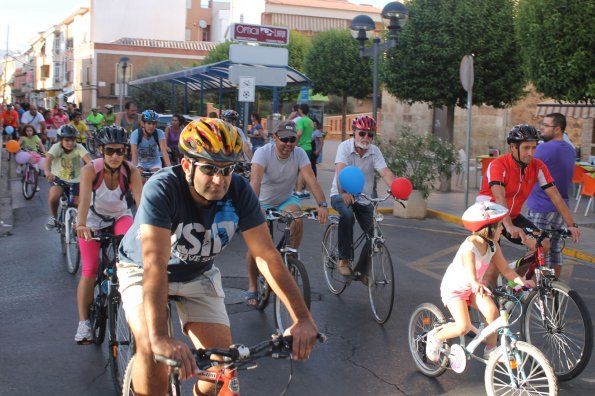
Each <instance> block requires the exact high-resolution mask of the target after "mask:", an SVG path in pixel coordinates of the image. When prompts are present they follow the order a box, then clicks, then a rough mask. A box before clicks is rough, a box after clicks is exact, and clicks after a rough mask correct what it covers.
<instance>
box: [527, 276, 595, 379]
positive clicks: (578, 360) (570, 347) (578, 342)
mask: <svg viewBox="0 0 595 396" xmlns="http://www.w3.org/2000/svg"><path fill="white" fill-rule="evenodd" d="M540 302H543V310H544V314H545V318H542V316H541V309H540ZM523 313H524V318H523V322H522V326H521V334H522V337H523V339H525V340H526V341H527V342H528V343H530V344H532V345H535V346H536V347H537V348H538V349H539V350H540V351H542V352H543V354H544V355H545V356H546V357H547V358H548V359H549V361H550V362H551V363H552V366H553V367H554V371H555V372H556V375H557V376H558V378H559V379H560V380H561V381H567V380H570V379H572V378H574V377H576V376H577V375H579V374H580V373H581V372H582V371H583V370H584V369H585V367H586V366H587V364H588V363H589V360H590V358H591V352H592V349H593V324H592V322H591V315H590V314H589V310H588V309H587V306H586V305H585V303H584V301H583V299H582V298H581V296H580V295H579V294H578V293H577V292H576V291H575V290H572V289H571V288H570V287H568V286H567V285H565V284H564V283H561V282H552V283H551V289H550V290H547V289H546V290H544V294H543V296H542V295H540V293H539V292H538V291H534V292H531V294H530V295H529V296H527V299H526V300H525V305H524V307H523Z"/></svg>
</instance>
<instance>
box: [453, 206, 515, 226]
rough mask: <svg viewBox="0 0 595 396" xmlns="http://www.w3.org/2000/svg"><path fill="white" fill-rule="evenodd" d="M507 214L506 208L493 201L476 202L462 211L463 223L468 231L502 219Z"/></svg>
mask: <svg viewBox="0 0 595 396" xmlns="http://www.w3.org/2000/svg"><path fill="white" fill-rule="evenodd" d="M507 214H508V209H506V208H505V207H504V206H502V205H499V204H497V203H495V202H489V201H485V202H478V203H474V204H473V205H471V206H469V208H467V210H466V211H465V213H463V217H462V220H463V225H464V226H465V228H466V229H468V230H469V231H473V232H475V231H479V230H481V229H482V228H483V227H485V226H487V225H489V224H494V223H497V222H499V221H500V220H502V219H503V218H504V217H505V216H506V215H507Z"/></svg>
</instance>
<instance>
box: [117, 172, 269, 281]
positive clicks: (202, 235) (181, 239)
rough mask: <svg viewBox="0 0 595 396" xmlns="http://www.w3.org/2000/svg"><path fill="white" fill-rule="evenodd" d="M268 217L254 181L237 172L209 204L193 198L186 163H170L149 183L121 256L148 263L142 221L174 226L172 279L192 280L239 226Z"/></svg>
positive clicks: (227, 242)
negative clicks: (261, 205)
mask: <svg viewBox="0 0 595 396" xmlns="http://www.w3.org/2000/svg"><path fill="white" fill-rule="evenodd" d="M262 223H264V216H263V215H262V212H261V211H260V207H259V204H258V198H257V197H256V194H254V191H253V190H252V188H250V185H249V184H248V182H247V181H246V180H245V179H244V178H242V177H240V176H238V175H235V174H234V175H232V178H231V182H230V185H229V190H228V191H227V194H226V195H225V196H224V197H223V199H221V200H219V201H215V202H213V203H211V205H209V206H207V207H201V206H198V205H197V203H196V202H195V201H194V200H193V199H192V196H191V195H190V190H189V187H188V182H187V181H186V179H185V176H184V171H183V170H182V167H181V165H176V166H174V167H171V168H164V169H162V170H161V171H159V172H157V173H156V174H155V175H153V176H152V177H151V178H150V179H149V181H148V182H147V183H146V184H145V186H144V187H143V195H142V198H141V203H140V207H139V208H138V212H137V214H136V218H135V219H134V224H133V225H132V227H130V229H129V230H128V232H127V233H126V235H125V236H124V238H123V239H122V243H121V244H120V261H123V262H129V263H134V264H136V265H138V266H139V267H142V265H143V264H142V250H141V241H140V225H141V224H150V225H153V226H155V227H161V228H167V229H169V230H170V232H171V256H170V259H169V263H168V267H167V270H168V273H169V281H170V282H187V281H189V280H191V279H194V278H196V277H197V276H199V275H201V274H202V273H203V272H205V271H207V270H209V269H210V268H211V267H212V265H213V260H214V259H215V257H216V256H217V255H218V254H219V253H221V251H222V250H223V249H224V248H225V247H226V246H227V245H228V244H229V243H230V241H231V238H232V237H233V235H234V234H235V232H236V230H238V229H239V230H240V231H245V230H249V229H250V228H253V227H256V226H258V225H260V224H262Z"/></svg>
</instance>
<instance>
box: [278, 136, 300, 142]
mask: <svg viewBox="0 0 595 396" xmlns="http://www.w3.org/2000/svg"><path fill="white" fill-rule="evenodd" d="M279 140H280V141H282V142H283V143H285V144H287V143H295V142H296V140H297V137H295V136H289V137H284V138H281V137H280V138H279Z"/></svg>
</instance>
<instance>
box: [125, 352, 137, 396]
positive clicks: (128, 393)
mask: <svg viewBox="0 0 595 396" xmlns="http://www.w3.org/2000/svg"><path fill="white" fill-rule="evenodd" d="M134 357H135V356H134V355H132V357H131V358H130V360H129V361H128V364H127V365H126V371H124V379H123V381H122V396H135V395H136V394H135V393H134V390H133V389H132V365H133V364H134Z"/></svg>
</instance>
